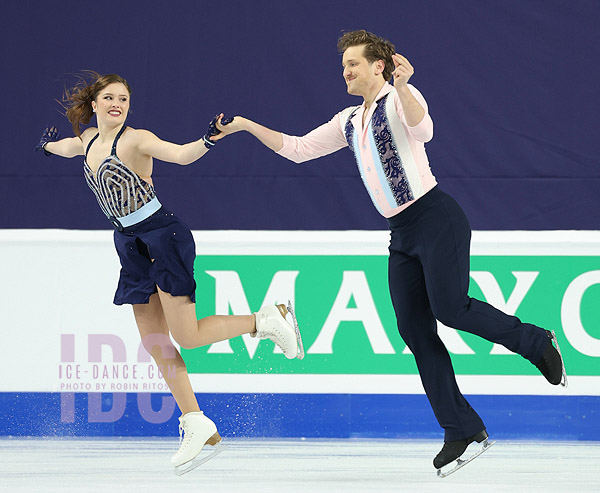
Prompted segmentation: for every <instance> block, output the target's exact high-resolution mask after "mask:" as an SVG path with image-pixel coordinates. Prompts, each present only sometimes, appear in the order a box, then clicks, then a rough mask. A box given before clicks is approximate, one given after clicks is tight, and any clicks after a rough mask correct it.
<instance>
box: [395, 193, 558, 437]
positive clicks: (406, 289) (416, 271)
mask: <svg viewBox="0 0 600 493" xmlns="http://www.w3.org/2000/svg"><path fill="white" fill-rule="evenodd" d="M388 221H389V225H390V230H391V241H390V247H389V251H390V257H389V271H388V273H389V287H390V294H391V298H392V303H393V305H394V310H395V312H396V318H397V321H398V331H399V332H400V335H401V336H402V339H403V340H404V342H406V344H407V345H408V347H409V348H410V350H411V351H412V353H413V355H414V357H415V361H416V363H417V367H418V369H419V375H420V377H421V381H422V383H423V387H424V388H425V393H426V394H427V398H428V399H429V402H430V404H431V407H432V408H433V412H434V413H435V416H436V418H437V420H438V422H439V424H440V426H441V427H442V428H443V429H444V430H445V438H444V440H445V441H450V440H460V439H462V438H467V437H470V436H472V435H474V434H476V433H478V432H479V431H481V430H483V429H484V428H485V425H484V424H483V421H482V420H481V418H480V417H479V416H478V414H477V413H476V412H475V410H474V409H473V408H472V407H471V406H470V405H469V403H468V402H467V400H466V399H465V398H464V397H463V395H462V394H461V392H460V390H459V389H458V385H457V383H456V378H455V375H454V370H453V368H452V362H451V360H450V355H449V354H448V351H447V350H446V347H445V346H444V344H443V343H442V341H441V339H440V338H439V337H438V334H437V326H436V319H437V320H439V321H440V322H442V323H443V324H444V325H447V326H448V327H452V328H455V329H459V330H464V331H466V332H470V333H472V334H476V335H478V336H481V337H483V338H484V339H487V340H488V341H492V342H495V343H499V344H502V345H503V346H505V347H506V348H508V349H510V350H511V351H513V352H515V353H517V354H520V355H521V356H523V357H524V358H526V359H528V360H529V361H531V362H532V363H537V362H538V361H539V360H540V359H541V358H542V355H543V352H544V349H545V347H546V344H547V343H548V342H547V341H548V338H547V336H546V333H545V331H544V330H543V329H541V328H540V327H537V326H535V325H531V324H525V323H522V322H521V321H520V320H519V319H518V318H517V317H513V316H510V315H507V314H505V313H503V312H501V311H500V310H497V309H496V308H494V307H492V306H491V305H489V304H487V303H483V302H481V301H479V300H476V299H474V298H470V297H469V296H468V295H467V292H468V289H469V263H470V262H469V260H470V258H469V254H470V243H471V228H470V226H469V222H468V220H467V218H466V216H465V214H464V213H463V211H462V209H461V208H460V206H459V205H458V204H457V203H456V201H455V200H454V199H453V198H452V197H450V196H449V195H447V194H446V193H444V192H442V191H441V190H440V189H439V188H438V187H436V188H434V189H433V190H431V191H430V192H428V193H427V194H426V195H424V196H423V197H421V198H420V199H419V200H417V201H416V202H415V203H414V204H412V205H411V206H410V207H408V208H407V209H405V210H404V211H402V212H400V213H399V214H397V215H396V216H394V217H392V218H390V219H389V220H388ZM490 390H493V389H490Z"/></svg>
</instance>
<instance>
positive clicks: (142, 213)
mask: <svg viewBox="0 0 600 493" xmlns="http://www.w3.org/2000/svg"><path fill="white" fill-rule="evenodd" d="M161 207H162V204H161V203H160V202H159V201H158V197H154V198H153V199H152V200H151V201H150V202H148V203H147V204H144V205H143V206H142V207H140V208H139V209H138V210H137V211H135V212H132V213H131V214H127V215H126V216H124V217H117V218H116V219H117V220H118V221H119V222H120V223H121V225H122V226H123V227H124V228H127V227H128V226H133V225H134V224H137V223H141V222H142V221H143V220H144V219H148V218H149V217H150V216H151V215H152V214H154V213H155V212H156V211H157V210H158V209H160V208H161Z"/></svg>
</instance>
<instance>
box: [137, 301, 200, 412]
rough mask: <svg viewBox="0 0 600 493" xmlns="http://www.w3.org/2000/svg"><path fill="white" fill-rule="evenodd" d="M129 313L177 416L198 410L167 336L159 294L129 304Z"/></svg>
mask: <svg viewBox="0 0 600 493" xmlns="http://www.w3.org/2000/svg"><path fill="white" fill-rule="evenodd" d="M188 299H189V298H188ZM133 313H134V315H135V321H136V323H137V326H138V330H139V331H140V336H141V338H142V344H143V345H144V347H145V348H146V350H147V351H148V352H149V353H150V354H151V355H152V357H153V358H154V361H155V362H156V364H157V365H158V366H159V368H160V367H161V366H162V368H163V371H162V373H163V377H164V379H165V381H166V382H167V385H168V386H169V389H171V393H172V394H173V397H174V398H175V401H176V402H177V405H178V406H179V409H180V410H181V413H182V414H186V413H189V412H193V411H199V410H200V408H199V407H198V401H197V400H196V396H195V395H194V391H193V390H192V385H191V384H190V379H189V376H188V373H187V368H186V366H185V362H184V361H183V359H182V358H181V354H180V353H179V351H178V350H177V348H176V347H175V346H174V345H173V343H172V342H171V339H170V337H169V327H168V325H167V321H166V319H165V314H164V312H163V307H162V305H161V301H160V298H159V295H158V294H157V293H155V294H153V295H152V296H150V301H149V303H148V304H138V305H133ZM169 367H175V372H171V371H168V368H169Z"/></svg>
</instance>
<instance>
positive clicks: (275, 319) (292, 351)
mask: <svg viewBox="0 0 600 493" xmlns="http://www.w3.org/2000/svg"><path fill="white" fill-rule="evenodd" d="M254 316H255V317H256V332H255V333H254V334H252V337H258V338H259V339H270V340H272V341H273V342H274V343H275V344H277V345H278V346H279V347H280V348H281V350H282V351H283V354H284V355H285V357H286V358H288V359H294V358H298V359H302V358H304V346H303V345H302V336H301V335H300V329H299V328H298V322H297V320H296V316H295V315H294V309H293V308H292V303H291V302H290V301H288V306H287V307H286V306H285V305H271V306H263V307H262V308H261V309H260V310H259V311H258V312H256V313H255V314H254Z"/></svg>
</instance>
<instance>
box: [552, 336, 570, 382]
mask: <svg viewBox="0 0 600 493" xmlns="http://www.w3.org/2000/svg"><path fill="white" fill-rule="evenodd" d="M550 333H551V334H552V342H553V343H554V346H555V347H556V350H557V351H558V354H560V362H561V364H562V377H561V379H560V385H562V386H563V387H567V386H568V385H569V382H567V370H565V360H564V359H563V355H562V353H561V352H560V347H559V345H558V339H557V338H556V334H555V333H554V331H553V330H551V331H550Z"/></svg>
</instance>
